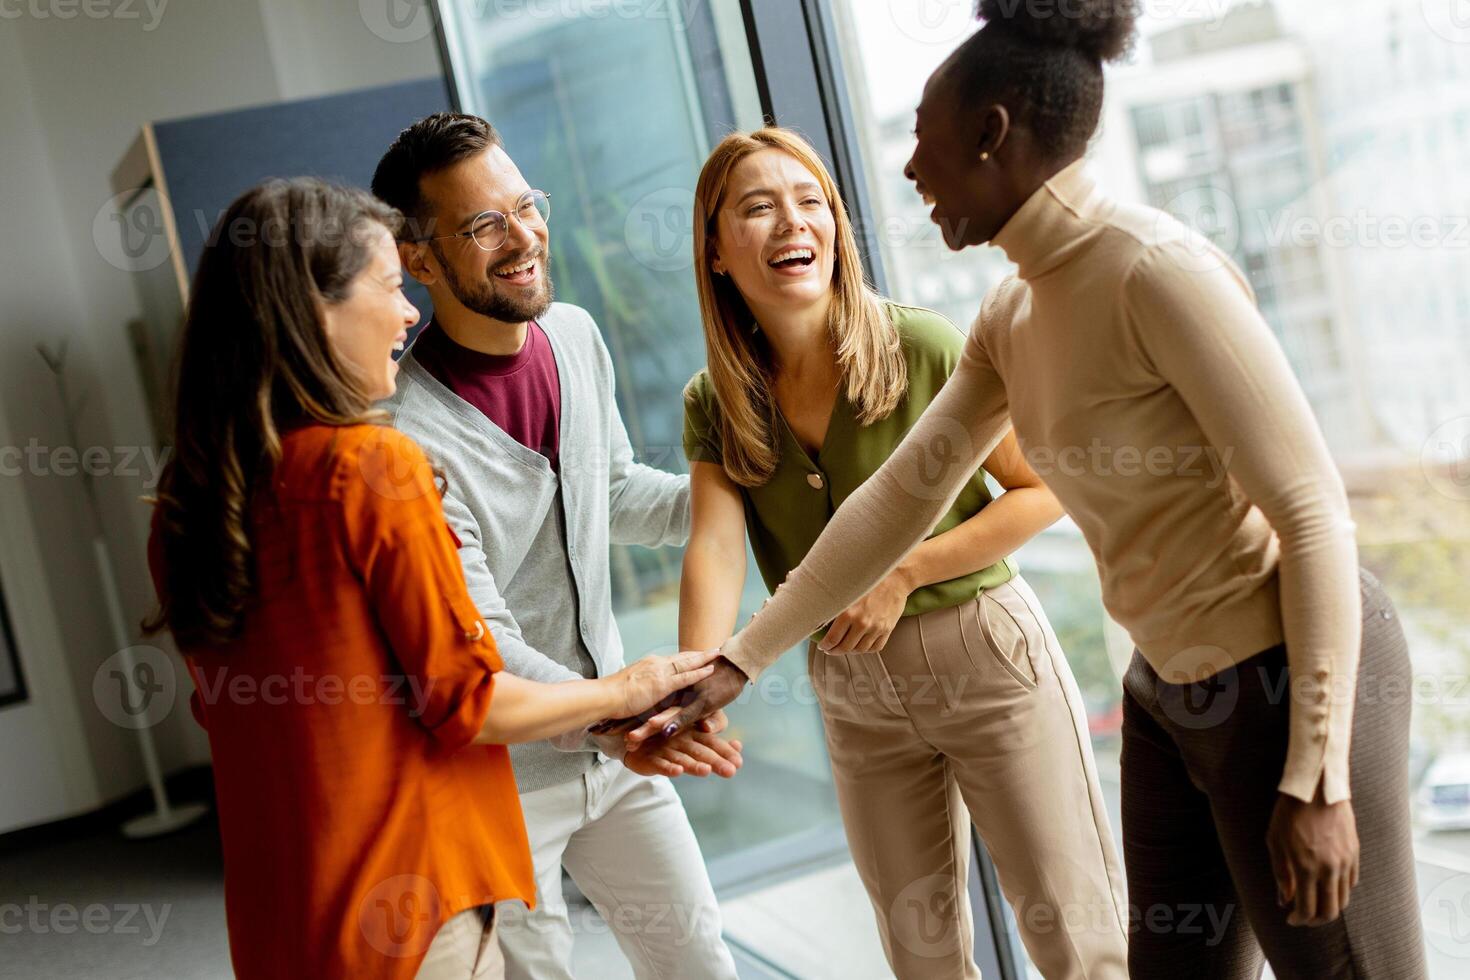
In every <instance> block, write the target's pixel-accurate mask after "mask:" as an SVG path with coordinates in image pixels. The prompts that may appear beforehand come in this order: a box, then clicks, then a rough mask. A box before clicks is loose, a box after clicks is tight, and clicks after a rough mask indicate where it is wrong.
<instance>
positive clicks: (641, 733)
mask: <svg viewBox="0 0 1470 980" xmlns="http://www.w3.org/2000/svg"><path fill="white" fill-rule="evenodd" d="M710 666H711V667H713V668H714V673H712V674H711V675H710V676H708V677H706V678H704V679H703V680H701V681H699V682H697V683H695V684H691V685H689V686H688V687H686V688H685V689H683V690H682V691H676V692H674V694H673V695H672V696H670V697H669V698H667V699H665V701H664V702H662V703H660V704H658V705H655V706H654V708H653V710H651V711H645V712H643V713H642V714H641V715H634V716H632V717H628V718H614V719H609V720H608V721H604V722H601V723H600V724H597V725H594V726H592V728H591V729H589V730H590V731H591V732H592V733H593V734H594V735H626V736H627V739H628V748H629V750H630V751H632V750H633V749H634V748H635V747H636V746H637V744H638V743H640V742H645V741H647V740H648V739H649V738H652V737H653V736H654V735H663V736H664V737H665V738H669V737H672V736H673V735H675V734H677V733H678V732H681V731H685V730H687V729H688V728H689V727H690V726H691V725H693V724H694V723H695V722H697V721H699V720H700V719H701V718H706V717H707V716H710V715H713V714H715V713H716V712H718V711H719V709H721V708H723V707H724V706H725V705H727V704H729V703H730V702H731V701H734V700H735V698H737V697H738V696H739V695H740V692H741V690H743V689H744V687H745V683H746V677H745V671H743V670H741V669H740V668H739V667H736V666H735V665H734V664H733V663H731V662H730V661H729V660H727V659H726V658H724V657H718V658H716V659H715V660H714V661H713V662H712V663H711V664H710ZM704 727H705V729H706V730H709V726H704ZM723 727H724V726H723V724H722V725H721V726H720V728H723ZM714 730H715V731H719V730H720V729H719V728H717V729H714Z"/></svg>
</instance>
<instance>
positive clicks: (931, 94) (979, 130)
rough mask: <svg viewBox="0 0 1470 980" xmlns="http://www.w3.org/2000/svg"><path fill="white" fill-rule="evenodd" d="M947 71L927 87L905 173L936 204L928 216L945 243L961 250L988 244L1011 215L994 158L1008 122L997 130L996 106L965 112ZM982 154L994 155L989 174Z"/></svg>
mask: <svg viewBox="0 0 1470 980" xmlns="http://www.w3.org/2000/svg"><path fill="white" fill-rule="evenodd" d="M946 68H947V66H944V65H942V66H940V68H939V69H938V70H936V71H935V72H934V74H933V75H932V76H930V78H929V81H928V83H927V84H926V85H925V86H924V97H923V100H922V101H921V102H920V103H919V108H918V111H917V113H916V118H915V125H914V135H915V137H917V140H918V142H917V144H916V145H915V147H914V155H913V156H912V157H911V158H910V159H909V162H908V164H907V165H906V166H905V167H904V169H903V172H904V175H905V176H906V177H908V178H909V180H912V181H913V182H914V189H915V190H916V191H918V193H919V195H920V196H922V197H923V198H924V202H925V203H926V204H930V205H933V211H931V212H930V215H929V218H930V220H931V221H933V222H934V223H935V224H937V225H939V230H940V232H941V234H943V235H944V242H945V244H946V245H948V246H949V247H950V248H951V249H953V250H954V251H959V250H960V249H963V248H966V247H968V246H970V245H983V244H985V243H986V242H988V241H990V240H991V239H992V238H994V237H995V235H996V233H997V232H999V231H1000V229H1001V226H1002V225H1004V224H1005V219H1006V217H1008V216H1009V213H1010V209H1009V208H1008V206H1007V204H1006V203H1005V201H1004V200H1003V199H1002V197H1003V195H1002V194H1000V193H998V189H999V188H1000V187H1001V186H1002V185H1003V183H1004V182H1003V181H1000V180H997V179H996V171H997V170H998V169H999V162H998V161H997V160H995V159H994V154H995V151H996V150H997V149H998V148H999V141H1000V140H1003V139H1004V137H1005V133H1004V122H1002V123H1001V130H1000V132H999V133H997V132H995V123H994V120H993V119H992V116H993V111H994V108H992V110H989V111H987V112H984V113H982V112H975V111H961V107H960V105H959V103H958V102H957V100H956V99H955V97H954V92H953V91H952V89H953V86H952V85H951V84H950V82H949V75H948V72H947V70H946ZM1003 115H1004V113H1003V112H1002V116H1003ZM982 151H988V152H989V153H990V158H989V159H990V167H989V169H988V170H987V168H986V166H985V161H982V160H981V159H980V153H981V152H982ZM987 178H988V179H987Z"/></svg>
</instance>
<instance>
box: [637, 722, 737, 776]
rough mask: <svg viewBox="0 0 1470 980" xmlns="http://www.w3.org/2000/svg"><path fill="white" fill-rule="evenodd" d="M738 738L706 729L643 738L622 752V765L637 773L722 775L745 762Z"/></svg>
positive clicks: (734, 769) (729, 773)
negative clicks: (721, 736)
mask: <svg viewBox="0 0 1470 980" xmlns="http://www.w3.org/2000/svg"><path fill="white" fill-rule="evenodd" d="M740 747H741V746H740V742H739V740H738V739H737V740H733V741H728V742H727V741H726V740H725V739H723V738H720V737H719V736H718V735H711V734H709V733H708V732H699V731H685V732H680V733H678V734H677V735H675V736H674V737H673V738H659V739H654V740H653V741H651V742H645V743H643V744H642V745H641V746H639V747H638V748H637V749H635V750H632V751H629V752H627V753H626V754H625V755H624V756H623V765H625V766H627V767H628V768H629V769H631V770H633V771H634V772H636V773H638V774H639V775H640V776H680V775H686V776H700V777H703V776H708V775H709V774H710V773H712V772H713V773H715V774H717V775H719V776H722V777H723V778H725V779H729V778H730V777H732V776H734V775H735V773H737V772H739V771H740V767H741V766H742V765H744V764H745V760H744V759H743V758H742V757H741V755H740Z"/></svg>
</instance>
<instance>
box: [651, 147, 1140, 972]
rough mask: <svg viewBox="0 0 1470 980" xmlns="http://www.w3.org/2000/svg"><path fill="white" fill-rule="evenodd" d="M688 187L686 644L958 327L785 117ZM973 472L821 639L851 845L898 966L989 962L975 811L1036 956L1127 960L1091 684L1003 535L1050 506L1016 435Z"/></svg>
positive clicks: (778, 576)
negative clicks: (976, 866) (881, 273)
mask: <svg viewBox="0 0 1470 980" xmlns="http://www.w3.org/2000/svg"><path fill="white" fill-rule="evenodd" d="M695 197H696V202H697V203H696V215H695V256H696V262H695V269H696V276H697V278H698V282H699V297H700V307H701V311H702V313H703V318H704V332H705V342H706V346H707V349H708V357H709V367H708V369H707V370H705V371H701V372H700V373H699V374H698V375H696V376H695V377H694V379H693V380H692V381H691V382H690V384H689V387H688V388H687V389H686V391H685V403H684V405H685V429H684V446H685V451H686V453H687V454H688V457H689V460H690V467H691V470H692V473H693V476H692V488H693V489H692V493H693V511H694V517H693V528H692V532H691V535H690V541H689V548H688V551H687V552H686V554H685V558H684V572H683V580H682V583H681V589H680V610H679V644H680V648H681V649H684V650H709V649H712V648H715V647H718V646H720V645H721V644H722V643H724V642H725V640H726V639H727V638H729V636H730V635H731V633H732V631H733V630H734V628H735V621H736V616H737V613H738V607H739V602H740V594H741V586H742V584H743V582H744V580H745V570H746V569H745V554H746V552H745V538H746V536H747V535H749V538H750V543H751V548H752V550H753V551H754V553H755V557H756V563H757V564H758V565H759V566H760V570H761V574H762V576H763V577H764V579H765V582H766V585H767V586H768V587H769V588H771V589H773V590H774V589H775V588H776V586H777V585H779V584H780V582H781V581H782V580H783V579H784V578H785V577H786V574H787V572H788V571H790V570H791V569H792V568H795V567H796V566H797V565H798V564H799V563H800V562H801V560H802V558H803V557H804V556H805V554H806V552H807V549H808V548H810V547H811V545H812V544H813V543H814V542H815V541H816V539H817V537H818V535H820V534H821V532H822V529H823V528H824V527H825V526H826V524H827V521H828V520H829V519H830V518H831V516H832V514H833V512H835V511H836V509H837V508H838V506H839V505H840V504H841V503H842V502H843V500H844V499H846V498H847V496H848V495H849V494H851V493H852V492H853V491H854V490H856V489H857V488H858V487H859V486H860V485H861V484H862V483H863V481H865V480H866V479H867V478H868V477H869V475H871V474H872V473H873V472H874V471H875V470H877V469H878V468H879V466H881V465H882V463H883V461H884V460H885V459H886V458H887V457H888V454H889V453H890V452H891V451H892V450H893V448H894V447H895V446H897V445H898V443H899V442H900V440H901V439H902V438H903V435H904V433H905V432H907V431H908V429H909V427H910V426H911V425H913V423H914V422H915V421H916V420H917V419H918V418H919V416H920V415H921V414H922V413H923V411H924V409H925V408H926V407H927V406H928V404H929V402H930V400H931V399H933V398H934V396H935V395H936V394H937V393H938V392H939V389H940V387H941V386H942V385H943V384H944V382H945V380H946V379H947V378H948V377H949V374H950V372H951V371H953V370H954V368H955V367H956V365H957V364H958V363H959V359H960V354H961V352H962V350H963V348H964V340H965V338H964V335H963V334H962V333H961V332H960V331H959V330H958V329H957V328H956V327H955V326H954V325H953V324H951V323H950V322H949V321H948V320H946V319H945V318H944V317H942V316H940V315H938V314H937V313H933V312H930V311H928V310H923V309H918V308H915V307H910V306H902V305H899V304H897V303H893V302H889V301H887V300H885V299H883V298H882V297H880V296H878V295H876V294H875V293H874V292H873V290H872V289H871V288H870V287H869V286H868V285H867V283H866V282H865V281H864V279H863V272H862V267H861V265H860V263H859V258H858V251H857V243H856V241H855V239H854V237H853V232H852V228H851V226H850V225H849V222H848V217H847V213H846V209H845V208H844V206H843V203H842V200H841V199H840V197H839V196H838V192H837V188H836V185H835V184H834V183H833V181H832V178H831V176H830V175H829V174H828V172H827V169H826V167H825V166H824V165H823V163H822V161H821V160H820V158H819V157H818V156H817V154H816V153H815V151H813V149H812V148H811V147H810V146H809V145H808V144H807V143H806V142H805V141H803V140H802V138H801V137H799V136H797V135H796V134H794V133H792V132H790V131H788V130H782V129H774V128H771V129H762V130H758V131H756V132H753V133H749V134H740V133H737V134H733V135H731V136H728V137H726V138H725V139H724V140H723V141H722V142H721V143H720V145H719V146H717V147H716V148H715V150H714V152H713V154H712V155H711V156H710V158H709V160H708V161H707V162H706V163H705V166H704V170H703V172H702V173H701V174H700V178H699V185H698V188H697V191H696V194H695ZM984 470H985V471H986V472H988V473H990V475H991V476H993V477H994V478H995V480H996V482H997V483H998V484H999V485H1000V486H1001V487H1003V488H1004V490H1005V492H1004V493H1002V494H1001V495H1000V496H999V497H997V498H995V499H994V500H992V499H991V495H990V493H989V492H988V491H987V489H986V485H985V479H984V476H983V474H982V473H981V472H979V471H976V472H975V473H974V474H973V475H972V476H971V477H970V480H969V482H968V484H967V485H966V487H965V488H964V490H963V492H961V493H960V495H959V497H958V499H957V500H956V501H955V503H954V505H953V506H952V507H951V508H950V509H949V510H948V512H947V513H946V514H945V515H944V517H943V518H942V519H941V520H940V522H939V525H938V526H937V527H936V528H935V529H934V532H933V534H932V535H930V537H929V538H928V540H926V541H925V542H924V543H923V544H921V545H920V546H919V547H917V548H915V549H914V550H913V551H912V552H911V553H910V554H909V555H908V556H907V557H906V558H905V559H904V560H903V561H902V562H901V563H900V564H899V565H898V566H897V567H895V568H894V569H893V570H892V571H891V572H889V573H888V575H887V576H886V577H885V578H883V579H882V581H880V582H879V583H878V584H877V585H876V586H875V587H874V588H873V589H872V590H871V591H869V592H868V593H867V594H866V595H864V596H863V597H862V598H861V599H859V600H857V602H855V603H853V604H852V605H851V606H849V607H848V608H847V609H846V611H844V612H842V614H841V615H839V616H837V617H836V619H835V620H833V621H832V623H831V624H830V626H829V627H827V628H826V630H825V632H824V633H823V634H820V635H818V636H817V637H814V638H813V639H812V641H811V643H810V644H809V646H808V652H807V666H808V670H809V671H810V673H811V678H812V684H813V688H814V690H815V691H816V693H817V697H818V699H819V701H820V704H821V710H822V718H823V721H824V723H825V727H826V732H827V744H828V749H829V751H830V753H831V757H832V771H833V778H834V781H835V783H836V787H837V797H838V802H839V804H840V806H841V809H842V818H843V823H844V825H845V826H846V829H847V838H848V842H849V844H850V846H851V848H852V853H853V859H854V861H855V863H856V864H857V868H858V872H859V874H860V875H861V877H862V880H863V884H864V885H865V886H866V888H867V891H868V896H869V898H870V899H871V901H872V903H873V910H874V912H875V914H876V916H877V920H878V928H879V932H880V934H881V936H882V939H883V946H884V950H885V952H886V953H887V956H888V962H889V964H890V966H892V968H893V971H894V972H895V973H896V974H897V975H898V976H899V977H900V978H908V977H922V978H925V980H933V978H937V977H978V976H979V971H978V970H977V968H976V966H975V963H974V960H973V959H972V956H971V950H972V947H973V938H972V930H971V918H970V909H969V904H968V899H967V896H966V879H967V873H968V857H969V827H970V822H971V821H973V822H974V825H975V827H976V828H977V830H978V831H979V833H980V836H981V838H982V839H983V840H984V841H985V844H986V847H987V848H988V849H989V851H990V853H991V854H992V855H993V856H994V859H995V864H996V868H997V871H998V872H999V875H1000V880H1001V885H1002V888H1003V889H1004V891H1005V894H1006V896H1007V898H1008V899H1009V900H1010V901H1011V903H1012V905H1013V907H1014V910H1015V913H1016V919H1017V921H1018V922H1019V923H1020V925H1021V930H1022V936H1023V938H1024V940H1025V943H1026V946H1027V948H1028V950H1029V951H1030V953H1031V956H1032V958H1033V959H1034V960H1035V962H1036V963H1037V965H1038V966H1039V967H1040V968H1041V969H1042V970H1043V972H1044V973H1045V974H1046V975H1047V976H1048V977H1091V978H1107V977H1120V978H1121V977H1124V976H1125V975H1126V973H1125V966H1124V963H1125V958H1126V942H1125V937H1124V912H1123V902H1122V895H1121V890H1122V889H1121V877H1122V873H1121V866H1120V864H1119V862H1118V859H1117V857H1116V855H1115V853H1114V848H1113V843H1112V835H1111V834H1110V833H1109V830H1108V825H1107V817H1106V815H1105V812H1104V810H1103V802H1102V795H1101V792H1100V791H1099V789H1098V782H1097V774H1096V771H1095V767H1094V763H1093V758H1092V751H1091V748H1090V745H1089V742H1088V738H1087V731H1086V726H1085V718H1084V715H1083V711H1082V703H1081V699H1080V695H1079V693H1078V690H1077V685H1076V682H1075V681H1074V680H1073V678H1072V672H1071V670H1070V668H1069V667H1068V665H1067V660H1066V657H1065V656H1064V655H1063V653H1062V650H1061V647H1060V645H1059V644H1058V642H1057V638H1056V634H1055V633H1053V632H1052V629H1051V626H1050V625H1049V624H1048V622H1047V620H1046V616H1045V614H1044V613H1043V612H1042V609H1041V606H1040V604H1039V603H1038V602H1037V599H1036V595H1035V593H1033V592H1032V591H1031V589H1030V587H1029V586H1027V585H1026V583H1025V582H1024V581H1023V580H1022V579H1021V578H1020V577H1019V575H1017V573H1016V565H1015V562H1014V561H1013V560H1012V558H1011V557H1010V556H1011V553H1012V552H1014V551H1015V550H1016V549H1017V548H1018V547H1020V546H1021V545H1022V544H1024V543H1025V542H1026V541H1027V540H1029V539H1030V538H1031V537H1032V536H1034V535H1035V534H1037V533H1038V532H1039V531H1041V530H1042V529H1043V528H1045V527H1047V526H1048V525H1049V524H1051V523H1052V522H1053V521H1055V520H1056V519H1057V518H1058V517H1059V516H1060V514H1061V508H1060V506H1059V505H1058V504H1057V502H1056V500H1055V498H1053V497H1052V495H1051V493H1050V492H1049V491H1048V490H1047V489H1046V488H1045V487H1044V486H1043V485H1042V483H1041V481H1040V480H1039V479H1038V477H1037V476H1036V474H1035V473H1033V472H1032V471H1031V470H1030V468H1029V467H1027V465H1026V463H1025V461H1024V460H1023V459H1022V456H1021V453H1020V452H1019V450H1018V449H1017V447H1016V444H1015V441H1014V438H1013V437H1008V438H1007V439H1005V440H1004V441H1003V442H1001V444H1000V446H999V447H998V448H997V449H996V450H995V451H994V452H992V453H991V454H990V455H989V457H988V458H986V459H985V461H984ZM723 663H724V666H723V667H722V669H723V670H738V668H734V667H733V666H731V665H729V664H728V662H723ZM742 679H743V678H742ZM749 679H750V680H754V678H749ZM916 916H917V918H916Z"/></svg>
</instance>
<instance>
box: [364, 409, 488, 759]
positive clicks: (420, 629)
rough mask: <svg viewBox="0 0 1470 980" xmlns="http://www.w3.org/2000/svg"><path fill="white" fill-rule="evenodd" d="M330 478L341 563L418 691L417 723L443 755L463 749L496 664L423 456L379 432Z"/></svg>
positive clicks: (484, 706)
mask: <svg viewBox="0 0 1470 980" xmlns="http://www.w3.org/2000/svg"><path fill="white" fill-rule="evenodd" d="M336 482H337V487H336V494H335V495H336V496H337V497H338V499H339V500H340V501H341V514H342V524H343V533H344V536H345V540H346V547H347V549H348V553H349V559H350V561H351V562H352V564H353V566H354V567H355V568H356V569H357V571H358V573H359V574H360V575H361V577H362V581H363V584H364V586H365V588H366V590H367V593H368V596H369V599H370V601H371V602H372V604H373V607H374V613H375V616H376V618H377V622H378V626H379V628H380V629H381V630H382V631H383V634H384V636H385V638H386V639H387V642H388V645H389V647H390V649H391V652H392V656H393V657H394V659H396V660H397V663H398V666H399V667H400V668H401V669H402V670H403V672H404V674H405V680H406V681H407V683H408V684H409V685H410V686H411V687H412V688H413V689H414V690H415V691H416V692H417V694H418V696H417V699H416V703H417V705H418V706H420V710H419V711H418V714H417V718H416V720H417V721H418V723H419V724H420V725H422V726H423V727H424V728H425V729H426V730H427V731H428V732H429V733H430V734H431V735H432V736H433V737H434V739H435V741H436V742H437V743H438V745H439V747H440V748H441V749H442V750H444V751H453V750H455V749H459V748H461V747H463V746H465V745H468V744H469V743H470V742H472V741H473V740H474V738H475V736H476V735H478V734H479V732H480V729H481V727H482V726H483V724H484V721H485V716H486V713H487V712H488V711H489V708H490V700H491V697H492V694H493V690H494V679H493V675H494V673H495V671H497V670H500V669H501V666H502V665H501V660H500V656H499V653H498V652H497V651H496V648H495V640H494V638H493V637H492V636H491V634H490V630H489V629H488V628H487V627H486V625H485V623H484V621H483V620H482V619H481V618H480V614H479V612H478V610H477V609H476V608H475V604H474V602H473V601H472V600H471V599H470V596H469V591H468V590H467V588H466V586H465V579H464V571H463V569H462V567H461V565H460V561H459V556H458V552H457V548H456V544H455V540H454V537H453V534H452V532H451V531H450V529H449V526H448V524H447V523H446V522H445V519H444V510H443V507H442V506H441V504H440V500H439V492H438V488H437V487H436V486H435V483H434V475H433V470H432V467H431V466H430V464H429V461H428V459H427V457H425V455H424V453H423V450H421V449H420V448H419V447H418V445H417V444H416V443H415V442H414V441H413V440H412V439H410V438H409V437H408V436H406V435H404V434H403V433H401V432H398V431H396V430H394V429H391V428H387V427H383V428H380V429H377V430H375V431H373V432H371V434H369V435H367V436H366V437H363V438H362V441H361V442H360V443H359V444H358V445H357V446H355V447H353V449H352V450H351V451H348V452H344V453H343V454H342V456H341V462H340V463H339V467H338V472H337V474H336Z"/></svg>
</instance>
